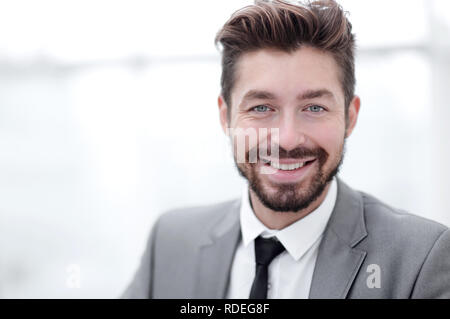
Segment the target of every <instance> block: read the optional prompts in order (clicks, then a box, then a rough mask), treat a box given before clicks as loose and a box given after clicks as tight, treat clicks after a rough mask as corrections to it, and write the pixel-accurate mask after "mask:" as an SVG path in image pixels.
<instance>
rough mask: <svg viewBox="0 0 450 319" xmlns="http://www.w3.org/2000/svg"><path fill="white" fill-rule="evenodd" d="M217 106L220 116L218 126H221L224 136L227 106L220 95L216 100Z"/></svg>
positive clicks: (226, 125) (226, 126)
mask: <svg viewBox="0 0 450 319" xmlns="http://www.w3.org/2000/svg"><path fill="white" fill-rule="evenodd" d="M217 102H218V105H219V116H220V125H221V126H222V130H223V132H224V133H225V134H227V128H228V105H227V103H225V100H224V99H223V96H222V95H220V96H219V98H218V99H217Z"/></svg>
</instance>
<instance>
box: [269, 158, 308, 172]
mask: <svg viewBox="0 0 450 319" xmlns="http://www.w3.org/2000/svg"><path fill="white" fill-rule="evenodd" d="M261 161H262V163H263V164H264V165H266V166H271V167H273V168H274V169H277V170H280V171H295V170H298V169H300V168H302V167H305V166H308V165H311V164H312V163H314V162H315V161H316V159H315V158H314V159H309V160H306V161H305V160H302V161H297V162H293V163H280V162H276V161H269V160H265V159H262V160H261Z"/></svg>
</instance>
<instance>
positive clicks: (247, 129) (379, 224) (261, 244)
mask: <svg viewBox="0 0 450 319" xmlns="http://www.w3.org/2000/svg"><path fill="white" fill-rule="evenodd" d="M216 43H218V44H220V45H221V48H222V80H221V85H222V92H221V95H220V97H219V99H218V104H219V113H220V119H221V125H222V127H223V129H224V131H225V132H226V133H227V134H229V136H230V138H231V141H232V145H233V150H234V159H235V162H236V166H237V168H238V170H239V172H240V174H241V175H242V176H243V177H245V178H246V179H247V181H248V185H249V187H248V189H246V190H245V192H244V193H243V196H242V198H241V199H238V200H234V201H230V202H225V203H220V204H217V205H214V206H208V207H195V208H188V209H180V210H175V211H171V212H168V213H166V214H163V215H162V216H161V217H160V218H159V219H158V221H157V222H156V223H155V225H154V227H153V230H152V231H151V236H150V239H149V241H148V245H147V248H146V251H145V253H144V255H143V257H142V261H141V265H140V267H139V269H138V271H137V273H136V275H135V277H134V279H133V281H132V282H131V284H130V285H129V287H128V289H127V290H126V291H125V293H124V295H123V297H126V298H255V299H264V298H450V231H449V230H448V228H447V227H445V226H443V225H440V224H438V223H436V222H433V221H429V220H426V219H424V218H421V217H417V216H414V215H411V214H408V213H406V212H403V211H399V210H397V209H394V208H392V207H389V206H388V205H386V204H384V203H382V202H381V201H379V200H378V199H376V198H374V197H372V196H371V195H369V194H366V193H363V192H358V191H355V190H353V189H352V188H350V187H349V186H347V185H346V184H345V183H344V182H343V181H342V180H341V179H339V178H338V177H336V175H337V173H338V170H339V167H340V165H341V163H342V160H343V154H344V149H345V141H346V139H347V138H348V137H349V136H350V135H351V133H352V131H353V129H354V127H355V125H356V122H357V118H358V113H359V109H360V99H359V97H358V96H355V95H354V87H355V71H354V48H355V43H354V36H353V34H352V29H351V24H350V23H349V21H348V20H347V18H346V16H345V14H344V12H343V11H342V9H341V8H340V6H339V5H337V4H336V3H335V2H334V1H318V2H313V3H310V4H305V5H297V4H289V3H286V2H282V1H272V2H268V1H264V2H263V1H261V2H256V4H255V5H252V6H248V7H245V8H243V9H241V10H239V11H237V12H236V13H235V14H234V15H233V16H232V17H231V18H230V20H229V21H228V22H227V23H226V24H225V25H224V27H223V28H222V30H220V32H219V33H218V35H217V38H216ZM237 132H240V134H242V132H244V138H240V139H239V137H240V136H239V134H238V133H237ZM252 134H253V136H252ZM241 137H242V136H241ZM238 140H240V141H241V143H240V144H242V141H244V146H242V145H240V144H239V142H237V141H238ZM239 149H240V150H244V151H243V153H242V152H241V153H240V152H239Z"/></svg>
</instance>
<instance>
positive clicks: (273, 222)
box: [250, 183, 331, 230]
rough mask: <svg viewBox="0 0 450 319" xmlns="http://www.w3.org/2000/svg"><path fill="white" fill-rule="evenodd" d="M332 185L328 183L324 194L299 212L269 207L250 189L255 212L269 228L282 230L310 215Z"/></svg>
mask: <svg viewBox="0 0 450 319" xmlns="http://www.w3.org/2000/svg"><path fill="white" fill-rule="evenodd" d="M330 185H331V183H328V184H327V186H326V187H325V189H324V191H323V192H322V194H321V195H320V196H319V197H318V198H317V199H316V200H315V201H313V202H312V203H311V204H310V205H309V206H308V207H306V208H304V209H302V210H300V211H298V212H277V211H274V210H272V209H270V208H267V207H266V206H264V205H263V203H261V201H260V200H259V198H258V196H257V195H256V194H255V193H254V192H253V191H252V190H251V189H250V200H251V205H252V207H253V212H254V213H255V215H256V217H257V218H258V219H259V220H260V221H261V222H262V223H263V224H264V225H265V226H266V227H267V228H269V229H277V230H281V229H283V228H285V227H288V226H289V225H291V224H293V223H295V222H296V221H298V220H300V219H302V218H303V217H305V216H307V215H309V214H310V213H311V212H313V211H314V210H315V209H316V208H317V207H319V206H320V204H322V202H323V201H324V200H325V197H326V196H327V194H328V189H329V188H330Z"/></svg>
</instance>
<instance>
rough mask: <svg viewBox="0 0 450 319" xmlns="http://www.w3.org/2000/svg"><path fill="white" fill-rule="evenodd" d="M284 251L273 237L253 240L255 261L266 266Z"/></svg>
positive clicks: (281, 245)
mask: <svg viewBox="0 0 450 319" xmlns="http://www.w3.org/2000/svg"><path fill="white" fill-rule="evenodd" d="M283 251H284V246H283V244H282V243H280V242H279V241H278V240H277V239H276V238H275V237H272V238H263V237H261V236H260V237H258V238H256V239H255V261H256V263H257V264H259V265H264V266H268V265H269V264H270V263H271V262H272V260H273V259H274V258H275V257H277V256H278V255H279V254H281V253H282V252H283Z"/></svg>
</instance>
